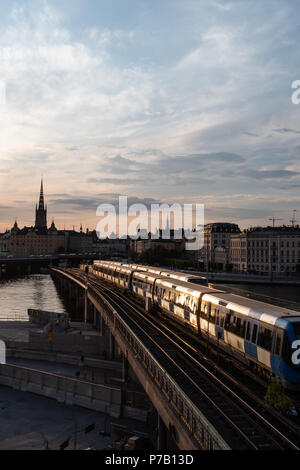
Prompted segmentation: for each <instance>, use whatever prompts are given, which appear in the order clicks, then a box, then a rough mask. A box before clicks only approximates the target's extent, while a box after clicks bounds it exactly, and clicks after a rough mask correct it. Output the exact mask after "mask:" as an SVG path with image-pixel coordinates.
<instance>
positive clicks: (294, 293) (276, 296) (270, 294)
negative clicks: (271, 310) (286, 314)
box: [215, 283, 300, 312]
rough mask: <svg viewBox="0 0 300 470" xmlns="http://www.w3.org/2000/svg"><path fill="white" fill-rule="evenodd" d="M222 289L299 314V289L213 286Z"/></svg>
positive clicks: (258, 286) (241, 285)
mask: <svg viewBox="0 0 300 470" xmlns="http://www.w3.org/2000/svg"><path fill="white" fill-rule="evenodd" d="M215 286H216V287H219V288H220V289H222V286H224V287H226V288H228V289H229V290H231V289H232V290H233V292H234V293H236V294H238V295H247V296H249V297H254V298H256V296H258V299H257V300H261V301H265V302H268V303H277V304H278V305H280V306H282V307H284V306H286V307H288V308H291V309H296V310H297V311H299V312H300V287H299V286H291V285H285V286H283V285H270V284H267V285H263V284H225V283H222V284H215Z"/></svg>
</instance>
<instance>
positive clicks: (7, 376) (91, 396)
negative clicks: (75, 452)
mask: <svg viewBox="0 0 300 470" xmlns="http://www.w3.org/2000/svg"><path fill="white" fill-rule="evenodd" d="M0 384H1V385H5V386H7V387H12V388H14V389H16V390H21V391H23V392H31V393H35V394H37V395H42V396H45V397H48V398H52V399H54V400H57V401H58V402H60V403H65V404H67V405H77V406H82V407H84V408H88V409H90V410H95V411H101V412H104V413H108V414H109V415H110V416H112V417H114V418H119V417H120V413H121V403H122V391H121V390H120V389H118V388H115V387H109V386H106V385H98V384H94V383H89V382H82V381H80V380H76V379H72V378H70V377H63V376H59V375H56V374H50V373H47V372H42V371H36V370H33V369H27V368H24V367H19V366H12V365H8V364H0Z"/></svg>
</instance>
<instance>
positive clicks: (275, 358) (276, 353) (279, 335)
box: [271, 328, 284, 377]
mask: <svg viewBox="0 0 300 470" xmlns="http://www.w3.org/2000/svg"><path fill="white" fill-rule="evenodd" d="M283 333H284V331H283V330H282V329H280V328H276V329H275V331H274V334H273V344H272V353H271V367H272V373H273V374H275V375H276V376H278V377H281V376H282V344H283Z"/></svg>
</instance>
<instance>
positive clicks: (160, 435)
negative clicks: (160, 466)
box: [157, 414, 168, 450]
mask: <svg viewBox="0 0 300 470" xmlns="http://www.w3.org/2000/svg"><path fill="white" fill-rule="evenodd" d="M167 432H168V431H167V428H166V426H165V423H164V422H163V420H162V419H161V417H160V416H159V414H158V415H157V450H165V449H166V448H167Z"/></svg>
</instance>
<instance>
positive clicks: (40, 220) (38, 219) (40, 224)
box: [35, 180, 47, 229]
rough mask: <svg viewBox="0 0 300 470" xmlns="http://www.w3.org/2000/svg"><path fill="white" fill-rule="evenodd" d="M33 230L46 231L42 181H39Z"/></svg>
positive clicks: (45, 208) (45, 210)
mask: <svg viewBox="0 0 300 470" xmlns="http://www.w3.org/2000/svg"><path fill="white" fill-rule="evenodd" d="M35 228H37V229H47V207H45V203H44V189H43V180H42V181H41V192H40V201H39V207H37V206H36V208H35Z"/></svg>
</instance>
